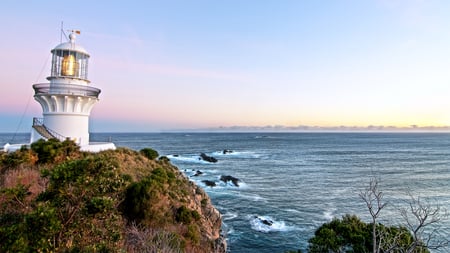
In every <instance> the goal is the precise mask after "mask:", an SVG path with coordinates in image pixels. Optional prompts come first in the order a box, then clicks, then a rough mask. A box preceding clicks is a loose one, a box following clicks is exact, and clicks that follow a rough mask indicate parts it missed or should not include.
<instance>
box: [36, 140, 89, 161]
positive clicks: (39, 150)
mask: <svg viewBox="0 0 450 253" xmlns="http://www.w3.org/2000/svg"><path fill="white" fill-rule="evenodd" d="M79 149H80V148H79V146H77V145H76V144H75V142H73V141H72V140H69V139H66V140H65V141H63V142H60V141H59V140H58V139H54V138H53V139H49V140H47V141H46V140H43V139H39V140H38V141H36V142H34V143H32V144H31V150H33V151H34V152H36V154H37V156H38V163H40V164H45V163H54V162H57V161H63V160H64V159H65V158H66V157H69V156H70V155H72V154H74V153H77V152H78V151H79Z"/></svg>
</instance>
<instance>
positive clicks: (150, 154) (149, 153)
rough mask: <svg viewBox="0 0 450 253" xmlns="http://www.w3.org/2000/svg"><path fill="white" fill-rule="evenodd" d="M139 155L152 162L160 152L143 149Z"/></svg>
mask: <svg viewBox="0 0 450 253" xmlns="http://www.w3.org/2000/svg"><path fill="white" fill-rule="evenodd" d="M139 153H141V154H142V155H144V156H145V157H147V158H148V159H150V160H154V159H156V158H158V156H159V154H158V151H156V150H154V149H151V148H143V149H141V150H140V151H139Z"/></svg>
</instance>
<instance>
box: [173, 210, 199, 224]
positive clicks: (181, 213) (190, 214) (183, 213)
mask: <svg viewBox="0 0 450 253" xmlns="http://www.w3.org/2000/svg"><path fill="white" fill-rule="evenodd" d="M199 219H200V214H199V213H198V212H197V211H195V210H190V209H188V208H187V207H185V206H181V207H179V208H178V209H177V211H176V213H175V220H176V221H177V222H181V223H184V224H190V223H191V222H192V221H194V220H199Z"/></svg>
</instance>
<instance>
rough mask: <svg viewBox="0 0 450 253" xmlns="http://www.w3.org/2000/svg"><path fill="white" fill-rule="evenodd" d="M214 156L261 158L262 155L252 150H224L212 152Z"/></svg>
mask: <svg viewBox="0 0 450 253" xmlns="http://www.w3.org/2000/svg"><path fill="white" fill-rule="evenodd" d="M211 155H212V156H217V157H236V158H260V157H261V155H260V154H257V153H255V152H252V151H234V150H227V149H225V150H222V151H215V152H212V153H211Z"/></svg>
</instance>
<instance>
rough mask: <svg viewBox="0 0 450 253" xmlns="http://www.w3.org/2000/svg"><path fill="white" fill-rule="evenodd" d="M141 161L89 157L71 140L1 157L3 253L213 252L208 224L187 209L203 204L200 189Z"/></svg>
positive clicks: (172, 170)
mask: <svg viewBox="0 0 450 253" xmlns="http://www.w3.org/2000/svg"><path fill="white" fill-rule="evenodd" d="M141 154H142V153H141ZM141 154H139V153H138V152H136V151H133V150H129V149H124V148H122V149H117V150H108V151H103V152H100V153H95V154H93V153H86V152H84V153H83V152H80V151H79V148H78V146H76V145H74V143H73V142H71V141H69V140H67V141H64V142H59V141H57V140H49V141H43V140H41V141H38V142H36V143H34V144H33V145H32V148H31V149H27V148H23V149H21V150H19V151H16V152H13V153H1V154H0V165H1V166H2V167H1V168H2V170H1V175H0V183H1V185H0V187H2V188H0V189H1V190H0V224H2V225H1V226H0V241H1V243H0V252H123V251H125V250H127V251H128V250H131V251H129V252H145V251H147V252H158V251H160V250H163V252H191V251H193V252H211V247H214V246H213V243H212V242H213V240H212V239H210V238H209V237H206V236H205V235H203V234H202V233H201V232H200V231H205V225H206V224H202V223H203V222H204V221H203V220H202V221H200V214H199V213H198V212H197V211H195V210H190V209H187V208H185V206H184V205H189V206H191V205H192V204H195V203H196V199H195V197H198V196H195V195H197V194H198V191H197V190H196V188H195V185H193V184H192V183H190V182H189V181H188V180H187V179H186V178H185V177H183V175H182V174H181V173H180V172H178V171H177V168H176V167H174V166H173V165H171V164H170V163H169V162H168V161H165V160H156V159H153V160H149V159H146V158H145V157H144V156H142V155H141ZM153 155H154V154H153ZM147 157H148V156H147ZM29 171H32V172H34V174H33V175H34V177H33V178H32V180H29V179H27V180H17V178H19V177H22V176H21V175H24V173H28V172H29ZM5 178H7V179H8V180H5ZM6 181H8V183H6ZM206 198H207V197H205V196H202V200H203V199H205V201H202V204H201V206H200V203H198V207H197V208H198V209H201V208H205V207H206V204H207V203H209V202H208V200H207V199H206ZM180 206H183V207H184V208H180ZM177 210H179V213H178V216H177ZM177 217H178V219H179V220H180V221H183V222H186V221H189V224H180V222H178V221H177V220H176V219H177ZM194 221H198V222H195V223H193V222H194ZM135 222H136V223H135ZM130 224H138V226H139V229H137V230H133V231H134V232H132V231H129V230H128V228H129V227H131V225H130ZM150 227H151V229H149V228H150ZM133 243H137V245H132V244H133Z"/></svg>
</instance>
